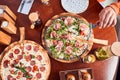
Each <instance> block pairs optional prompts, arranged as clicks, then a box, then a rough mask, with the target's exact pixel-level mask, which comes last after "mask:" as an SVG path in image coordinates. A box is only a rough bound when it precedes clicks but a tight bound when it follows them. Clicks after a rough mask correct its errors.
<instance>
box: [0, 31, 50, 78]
mask: <svg viewBox="0 0 120 80" xmlns="http://www.w3.org/2000/svg"><path fill="white" fill-rule="evenodd" d="M21 30H23V29H21ZM21 33H22V32H21ZM21 36H22V37H21V38H20V41H16V42H14V43H12V44H10V45H9V46H8V47H7V48H5V50H4V51H3V52H2V55H1V59H0V74H1V77H2V80H14V79H15V80H26V79H30V80H31V79H34V80H47V79H48V77H49V74H50V67H51V66H50V59H49V57H48V54H47V51H46V50H44V49H43V48H42V47H41V46H40V45H39V44H38V43H36V42H34V41H31V40H24V37H23V36H24V34H21Z"/></svg>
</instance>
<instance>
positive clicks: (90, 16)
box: [0, 0, 119, 80]
mask: <svg viewBox="0 0 120 80" xmlns="http://www.w3.org/2000/svg"><path fill="white" fill-rule="evenodd" d="M60 1H61V0H50V4H49V5H45V4H42V3H41V2H40V0H35V1H34V4H33V6H32V9H31V11H30V12H34V11H38V12H39V13H40V18H41V19H42V22H43V25H42V26H41V27H40V28H39V29H37V30H36V29H30V21H29V19H28V15H23V14H20V13H18V12H17V9H18V7H19V5H20V2H21V0H1V1H0V4H3V5H7V6H8V7H9V8H10V9H11V10H12V11H13V12H14V13H15V14H16V16H17V21H16V26H17V27H21V26H24V27H25V28H26V32H25V34H26V39H27V40H33V41H35V42H37V43H40V44H41V37H40V35H41V31H42V27H44V24H45V23H46V21H47V20H48V19H50V18H51V17H52V16H54V15H56V14H59V13H62V12H65V10H64V9H63V8H62V6H61V2H60ZM89 1H90V3H89V7H88V9H87V10H86V11H85V12H83V13H81V14H79V15H80V16H82V17H84V18H86V19H87V20H88V21H89V22H92V23H95V22H96V21H97V20H98V14H99V12H100V11H101V9H102V7H101V6H100V4H99V3H98V2H97V0H89ZM0 30H2V29H0ZM2 31H3V30H2ZM93 31H94V35H95V38H98V39H106V40H108V41H109V44H112V43H113V42H114V41H116V40H117V37H116V32H115V29H114V28H113V27H110V28H105V29H99V28H94V30H93ZM9 35H10V36H12V42H14V41H18V40H19V30H18V31H17V34H16V35H11V34H9ZM101 46H103V45H98V44H94V45H93V48H92V51H91V52H90V53H92V52H93V51H94V49H96V48H98V47H101ZM5 47H7V46H5V45H2V44H0V53H1V52H2V51H3V50H4V48H5ZM50 60H51V73H50V76H49V80H59V79H60V78H59V71H63V70H71V69H81V68H92V69H93V75H94V79H95V80H113V78H114V77H115V73H116V71H117V65H118V60H119V58H118V57H115V56H114V57H111V58H109V59H107V60H104V61H96V62H94V63H91V64H85V63H81V62H80V61H78V62H74V63H71V64H65V63H61V62H58V61H55V60H54V59H52V58H50Z"/></svg>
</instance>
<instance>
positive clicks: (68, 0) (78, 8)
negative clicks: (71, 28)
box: [61, 0, 89, 14]
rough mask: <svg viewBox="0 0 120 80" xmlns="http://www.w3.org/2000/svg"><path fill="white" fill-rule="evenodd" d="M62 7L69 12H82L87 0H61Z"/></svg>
mask: <svg viewBox="0 0 120 80" xmlns="http://www.w3.org/2000/svg"><path fill="white" fill-rule="evenodd" d="M61 4H62V6H63V8H64V9H65V10H66V11H68V12H70V13H77V14H78V13H82V12H84V11H85V10H86V9H87V8H88V5H89V0H61Z"/></svg>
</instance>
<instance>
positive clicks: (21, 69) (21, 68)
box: [15, 66, 27, 73]
mask: <svg viewBox="0 0 120 80" xmlns="http://www.w3.org/2000/svg"><path fill="white" fill-rule="evenodd" d="M15 68H16V69H19V70H20V71H21V72H23V73H27V71H26V70H25V68H24V67H21V66H15Z"/></svg>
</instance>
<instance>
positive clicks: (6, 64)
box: [3, 60, 10, 68]
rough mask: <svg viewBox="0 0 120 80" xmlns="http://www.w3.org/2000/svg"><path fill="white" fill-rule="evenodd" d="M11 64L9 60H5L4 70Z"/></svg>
mask: <svg viewBox="0 0 120 80" xmlns="http://www.w3.org/2000/svg"><path fill="white" fill-rule="evenodd" d="M9 63H10V61H9V60H5V61H4V63H3V66H4V68H7V67H8V64H9Z"/></svg>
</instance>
